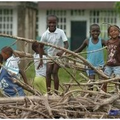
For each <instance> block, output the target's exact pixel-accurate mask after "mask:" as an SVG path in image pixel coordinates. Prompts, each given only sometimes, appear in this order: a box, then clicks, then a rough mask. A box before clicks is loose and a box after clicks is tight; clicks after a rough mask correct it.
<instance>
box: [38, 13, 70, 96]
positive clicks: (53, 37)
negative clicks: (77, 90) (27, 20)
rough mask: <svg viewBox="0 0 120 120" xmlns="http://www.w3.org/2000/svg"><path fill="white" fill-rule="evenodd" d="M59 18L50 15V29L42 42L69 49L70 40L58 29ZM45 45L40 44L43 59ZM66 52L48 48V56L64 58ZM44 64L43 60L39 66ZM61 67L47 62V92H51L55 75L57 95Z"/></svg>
mask: <svg viewBox="0 0 120 120" xmlns="http://www.w3.org/2000/svg"><path fill="white" fill-rule="evenodd" d="M57 22H58V18H57V17H56V16H55V15H49V16H48V17H47V25H48V29H47V30H46V31H45V32H44V33H43V35H42V37H41V42H48V43H51V44H53V45H55V46H59V47H64V48H66V49H68V40H67V37H66V35H65V33H64V31H63V30H62V29H59V28H57ZM43 47H44V45H43V44H40V57H41V58H42V53H44V52H43ZM63 52H64V51H62V50H58V49H56V48H53V47H50V46H48V48H47V55H48V56H51V57H52V56H62V54H63ZM41 64H42V59H41V62H40V64H39V66H40V65H41ZM59 68H60V66H59V65H58V64H56V63H55V62H53V61H51V60H48V61H47V70H46V84H47V91H48V92H49V91H50V88H51V75H53V80H54V89H55V93H56V94H57V90H58V89H59V78H58V71H59Z"/></svg>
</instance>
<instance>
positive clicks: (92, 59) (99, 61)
mask: <svg viewBox="0 0 120 120" xmlns="http://www.w3.org/2000/svg"><path fill="white" fill-rule="evenodd" d="M99 35H100V27H99V25H98V24H92V25H91V26H90V36H91V37H90V38H89V39H86V40H84V42H83V44H82V45H81V46H80V47H79V48H78V49H77V50H75V52H76V53H78V52H81V51H82V50H83V49H84V48H86V47H87V51H94V50H97V49H101V48H102V47H103V46H105V45H106V42H105V40H103V39H101V38H100V37H99ZM87 61H88V62H89V63H91V64H92V65H93V66H94V67H96V68H98V67H103V66H104V55H103V50H101V51H98V52H93V53H88V54H87ZM87 74H88V76H89V78H90V79H92V80H94V79H95V71H94V70H91V69H89V70H87Z"/></svg>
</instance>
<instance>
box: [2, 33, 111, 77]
mask: <svg viewBox="0 0 120 120" xmlns="http://www.w3.org/2000/svg"><path fill="white" fill-rule="evenodd" d="M0 36H2V37H10V38H14V39H17V40H21V41H25V42H30V43H33V42H35V41H36V40H33V39H27V38H22V37H16V36H12V35H7V34H0ZM38 43H40V44H44V45H47V46H51V47H54V48H56V49H59V50H63V51H64V52H66V53H69V54H71V55H73V56H75V57H77V58H79V59H80V60H82V61H83V62H84V63H85V64H86V65H87V66H89V67H90V68H92V69H93V70H95V72H96V73H98V74H99V75H100V76H102V77H103V78H105V79H108V78H109V77H108V76H106V75H105V74H103V73H101V72H100V71H99V70H97V69H96V68H95V67H94V66H93V65H92V64H90V63H89V62H88V61H87V60H86V59H85V58H84V57H82V56H81V55H79V54H77V53H75V52H73V51H70V50H68V49H65V48H63V47H58V46H55V45H53V44H50V43H47V42H40V41H38Z"/></svg>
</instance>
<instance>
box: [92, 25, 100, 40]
mask: <svg viewBox="0 0 120 120" xmlns="http://www.w3.org/2000/svg"><path fill="white" fill-rule="evenodd" d="M90 34H91V36H92V37H93V38H94V39H95V38H98V36H99V35H100V28H99V26H92V28H91V30H90Z"/></svg>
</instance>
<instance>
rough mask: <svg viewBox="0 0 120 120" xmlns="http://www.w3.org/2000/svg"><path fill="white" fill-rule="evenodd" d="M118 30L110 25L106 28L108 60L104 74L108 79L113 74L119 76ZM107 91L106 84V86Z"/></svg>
mask: <svg viewBox="0 0 120 120" xmlns="http://www.w3.org/2000/svg"><path fill="white" fill-rule="evenodd" d="M119 34H120V28H119V27H118V26H117V25H112V26H110V27H109V28H108V35H109V36H110V39H109V40H108V41H107V50H108V59H107V62H106V66H105V70H104V73H105V74H106V75H108V76H109V77H110V76H111V74H112V73H113V74H114V75H115V76H120V38H119ZM106 90H107V84H106Z"/></svg>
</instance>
